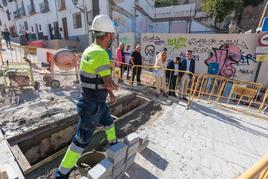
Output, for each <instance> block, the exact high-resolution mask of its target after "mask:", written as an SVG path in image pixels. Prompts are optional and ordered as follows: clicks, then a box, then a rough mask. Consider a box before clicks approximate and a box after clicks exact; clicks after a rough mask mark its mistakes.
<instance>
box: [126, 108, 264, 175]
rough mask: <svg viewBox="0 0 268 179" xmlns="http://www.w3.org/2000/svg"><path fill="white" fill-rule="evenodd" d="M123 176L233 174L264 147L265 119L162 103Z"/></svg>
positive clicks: (260, 154)
mask: <svg viewBox="0 0 268 179" xmlns="http://www.w3.org/2000/svg"><path fill="white" fill-rule="evenodd" d="M163 108H164V110H165V112H162V114H161V115H160V116H158V117H157V118H156V119H155V120H154V121H153V122H150V123H149V124H146V125H145V126H143V127H142V129H141V130H139V131H138V133H139V132H140V133H142V132H146V133H148V134H149V141H150V143H149V146H148V148H146V149H145V150H144V151H143V152H142V153H141V154H138V155H137V156H136V158H135V163H134V164H133V165H132V166H131V167H130V169H129V170H128V171H127V173H128V178H174V179H175V178H176V179H177V178H198V179H199V178H200V179H203V178H204V179H215V178H219V179H230V178H237V177H238V176H239V175H240V174H241V173H243V172H244V171H245V170H246V169H248V168H249V167H250V166H252V165H253V164H254V163H255V162H256V161H257V160H259V159H260V158H261V157H262V156H263V155H265V154H266V153H267V151H268V121H266V120H261V119H259V118H254V117H252V116H247V115H245V114H242V113H239V112H235V111H232V110H225V109H221V108H218V107H215V106H214V105H213V104H204V103H194V106H193V108H192V109H189V110H185V107H184V106H183V105H180V104H173V105H171V106H164V107H163Z"/></svg>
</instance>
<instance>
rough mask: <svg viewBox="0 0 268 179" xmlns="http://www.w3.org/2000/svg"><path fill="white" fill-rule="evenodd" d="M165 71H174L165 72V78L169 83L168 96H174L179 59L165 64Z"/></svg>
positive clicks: (177, 78) (178, 73)
mask: <svg viewBox="0 0 268 179" xmlns="http://www.w3.org/2000/svg"><path fill="white" fill-rule="evenodd" d="M167 69H171V70H175V71H171V70H167V71H166V78H167V80H168V82H169V95H170V96H174V97H177V96H176V93H175V88H176V84H178V82H179V79H180V75H181V73H180V72H178V71H176V70H181V58H180V57H176V58H175V60H174V61H170V62H168V64H167Z"/></svg>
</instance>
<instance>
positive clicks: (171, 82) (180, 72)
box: [154, 48, 195, 101]
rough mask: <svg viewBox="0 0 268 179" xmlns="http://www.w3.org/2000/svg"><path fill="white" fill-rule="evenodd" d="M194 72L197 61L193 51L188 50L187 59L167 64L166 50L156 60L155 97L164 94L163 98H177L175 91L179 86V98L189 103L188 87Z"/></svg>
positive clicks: (176, 59) (175, 60)
mask: <svg viewBox="0 0 268 179" xmlns="http://www.w3.org/2000/svg"><path fill="white" fill-rule="evenodd" d="M165 69H167V70H165ZM194 72H195V61H194V59H193V52H192V51H191V50H187V52H186V56H185V58H181V57H176V58H175V59H174V60H172V61H169V62H167V49H166V48H164V49H163V50H162V51H161V52H160V53H159V54H158V55H157V56H156V59H155V65H154V74H155V76H156V93H155V95H156V96H159V95H160V94H161V92H162V93H163V96H166V97H168V96H174V97H177V95H176V91H175V89H176V86H178V85H179V86H178V87H179V90H180V93H179V97H180V98H182V99H184V100H186V101H187V98H186V93H187V87H188V85H189V82H190V80H191V77H192V75H191V74H193V73H194ZM167 87H168V89H169V90H168V89H167Z"/></svg>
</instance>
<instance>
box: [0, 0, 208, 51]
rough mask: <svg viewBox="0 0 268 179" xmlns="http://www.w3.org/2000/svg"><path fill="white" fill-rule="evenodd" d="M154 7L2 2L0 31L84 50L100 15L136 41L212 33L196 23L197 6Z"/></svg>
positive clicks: (120, 1) (124, 0) (146, 2)
mask: <svg viewBox="0 0 268 179" xmlns="http://www.w3.org/2000/svg"><path fill="white" fill-rule="evenodd" d="M75 2H77V4H74V3H75ZM154 4H155V1H154V0H101V1H98V0H78V1H75V0H0V5H1V6H2V7H3V8H2V10H1V11H0V14H1V16H0V22H1V23H0V28H1V29H2V30H3V29H4V28H5V27H7V28H8V29H9V30H10V32H11V33H12V36H13V37H16V36H18V35H20V34H23V33H24V32H25V31H26V32H27V33H28V34H29V37H30V38H31V39H32V40H35V39H36V40H38V39H47V40H53V39H66V40H77V41H80V44H81V47H82V49H84V48H86V47H87V46H88V44H89V43H90V42H92V36H91V33H90V30H89V29H90V27H91V23H92V20H93V17H94V16H95V15H97V14H108V15H110V16H111V17H112V20H113V21H114V24H115V26H116V30H117V33H126V32H133V33H134V34H135V37H134V38H135V41H136V42H140V39H141V34H142V33H148V32H155V33H191V32H192V33H195V32H196V33H197V32H201V31H204V32H208V31H209V30H210V29H207V28H206V27H204V26H202V25H200V24H199V23H198V22H196V21H193V18H194V16H195V15H196V14H195V4H188V5H181V6H170V7H162V8H155V6H154ZM200 29H201V31H200ZM15 39H16V38H13V41H14V40H15ZM17 39H18V38H17Z"/></svg>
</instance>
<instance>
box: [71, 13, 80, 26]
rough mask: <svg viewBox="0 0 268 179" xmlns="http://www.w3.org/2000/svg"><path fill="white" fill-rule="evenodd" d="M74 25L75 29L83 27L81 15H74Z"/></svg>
mask: <svg viewBox="0 0 268 179" xmlns="http://www.w3.org/2000/svg"><path fill="white" fill-rule="evenodd" d="M73 23H74V28H75V29H78V28H81V27H82V20H81V13H76V14H73Z"/></svg>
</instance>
